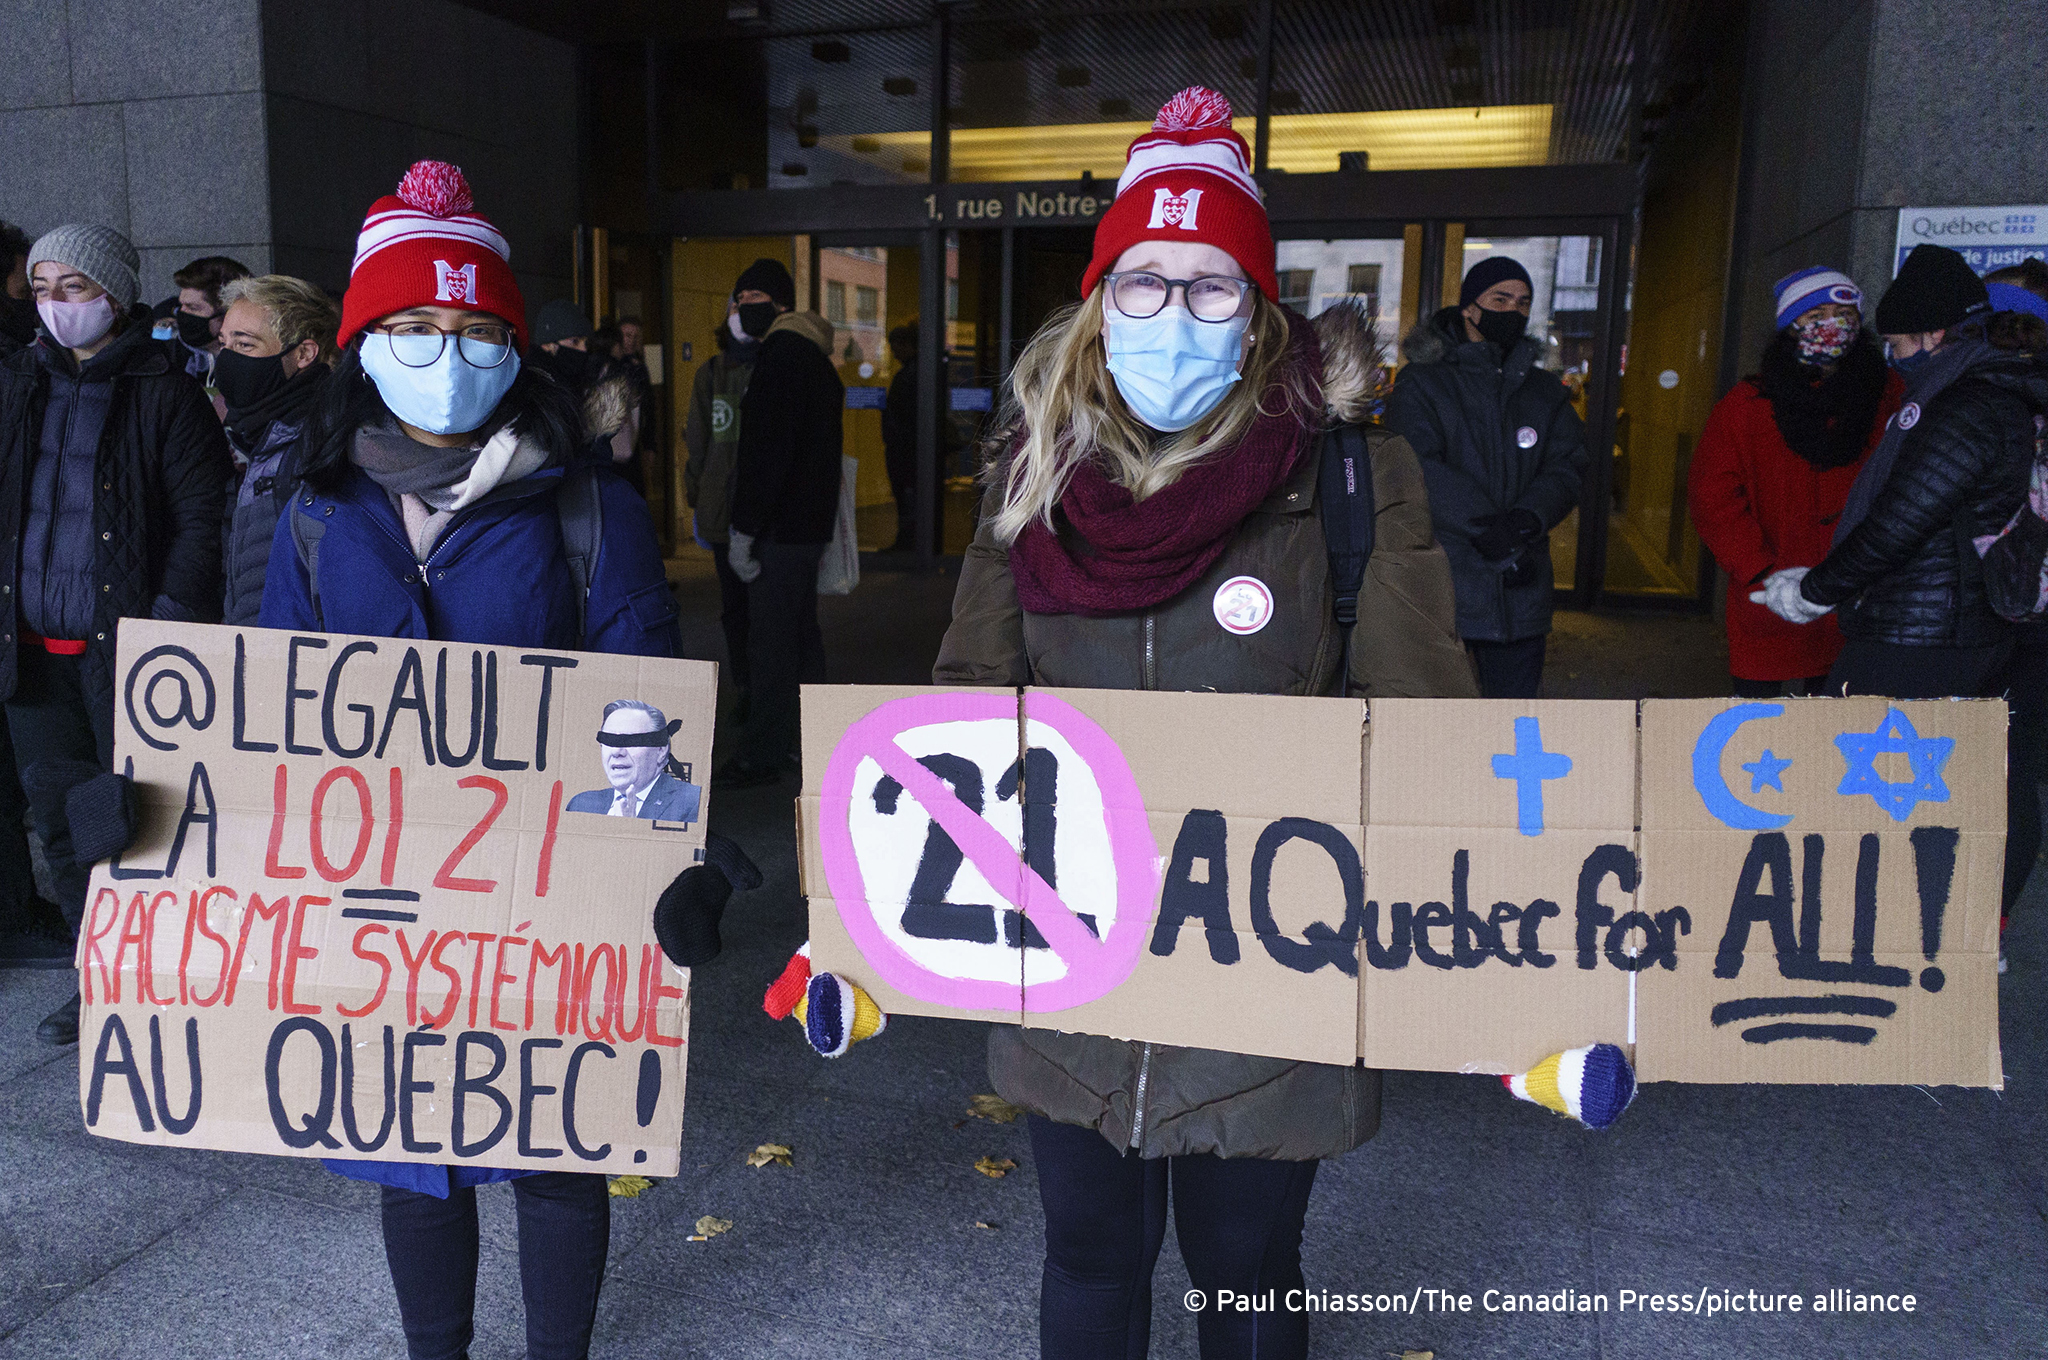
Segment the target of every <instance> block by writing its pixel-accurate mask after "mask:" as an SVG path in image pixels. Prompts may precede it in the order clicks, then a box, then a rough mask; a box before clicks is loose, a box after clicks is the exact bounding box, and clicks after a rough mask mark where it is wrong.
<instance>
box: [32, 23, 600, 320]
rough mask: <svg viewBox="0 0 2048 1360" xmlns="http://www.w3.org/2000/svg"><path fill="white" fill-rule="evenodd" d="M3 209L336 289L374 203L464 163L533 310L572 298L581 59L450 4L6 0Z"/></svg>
mask: <svg viewBox="0 0 2048 1360" xmlns="http://www.w3.org/2000/svg"><path fill="white" fill-rule="evenodd" d="M0 32H4V33H6V34H7V35H8V43H7V45H8V50H9V59H8V61H7V62H5V63H0V218H5V219H7V220H8V221H12V222H18V223H20V224H21V226H22V227H23V228H24V229H25V230H27V231H28V232H29V233H30V234H31V235H34V234H37V233H40V232H43V231H46V230H48V229H49V228H51V227H54V226H56V225H58V224H59V223H63V222H72V221H94V222H104V223H106V224H108V225H110V226H113V227H115V228H117V229H119V230H121V231H123V232H125V233H126V234H127V235H128V236H129V238H130V239H132V240H133V241H134V242H135V245H136V248H137V249H138V250H139V251H140V252H141V254H142V296H143V298H144V299H145V300H154V299H156V298H160V297H163V296H166V295H167V294H168V293H169V292H170V291H171V274H172V272H173V271H174V270H176V269H177V268H178V267H179V266H180V265H182V264H184V263H185V262H186V261H187V260H190V259H192V258H194V257H195V256H199V255H213V254H222V255H231V256H233V257H234V258H236V259H238V260H240V261H242V263H244V264H246V265H248V266H249V268H250V269H252V270H254V271H256V272H258V273H264V272H268V271H270V270H272V269H276V270H279V271H282V272H285V273H292V274H299V275H302V276H304V277H306V278H310V279H313V280H314V281H316V282H318V283H321V284H324V285H326V286H328V287H333V288H339V287H342V286H343V285H345V284H346V283H347V281H348V267H349V261H350V259H351V257H352V255H353V253H354V247H355V234H356V230H357V228H358V227H359V226H360V225H361V223H362V217H363V211H364V209H366V208H368V207H369V205H370V203H371V201H372V200H374V199H375V198H376V197H377V196H378V195H380V194H386V193H390V192H391V190H392V188H393V187H394V186H395V185H396V184H397V182H398V177H399V176H400V175H401V174H403V173H404V172H405V168H406V166H408V165H409V164H411V163H412V162H413V161H414V160H416V159H418V158H420V157H422V156H432V157H437V158H439V159H443V160H451V161H454V162H455V163H457V164H458V165H461V166H462V167H463V169H464V171H465V172H466V173H467V174H468V176H469V179H470V183H471V185H472V187H473V188H474V190H475V193H476V198H477V204H478V207H479V208H480V209H481V210H482V211H483V212H484V213H485V214H486V215H487V216H489V217H490V218H491V219H492V220H493V221H494V222H496V223H497V224H498V226H499V227H500V229H501V230H503V231H504V233H505V236H506V239H507V240H509V241H510V242H511V244H512V265H513V268H514V270H515V272H517V273H518V275H519V277H520V283H521V286H522V288H524V289H525V290H526V292H527V295H528V300H529V303H530V305H532V306H533V307H535V308H537V307H538V306H539V304H540V303H541V302H542V301H545V300H546V299H547V298H550V297H555V296H567V295H568V293H569V292H570V289H571V276H572V263H571V239H572V232H573V229H574V227H575V225H576V221H577V205H578V182H577V164H576V160H577V152H576V117H577V76H576V70H577V67H576V53H575V49H574V48H572V47H570V46H569V45H567V44H565V43H560V42H556V41H554V40H552V39H549V38H544V37H541V36H540V35H538V34H535V33H533V32H530V31H529V30H526V29H523V28H519V27H517V26H515V25H512V24H509V23H506V22H504V21H503V20H499V19H494V18H491V17H490V16H488V15H484V14H480V13H477V12H476V11H474V10H469V9H464V8H462V7H460V6H458V5H455V4H452V3H450V2H449V0H94V3H92V4H90V5H87V4H77V3H67V0H0Z"/></svg>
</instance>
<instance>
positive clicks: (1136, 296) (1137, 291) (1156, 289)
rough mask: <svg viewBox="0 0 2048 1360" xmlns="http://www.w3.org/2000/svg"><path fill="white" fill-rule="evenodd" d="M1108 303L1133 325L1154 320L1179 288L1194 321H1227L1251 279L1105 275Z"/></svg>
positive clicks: (1131, 274)
mask: <svg viewBox="0 0 2048 1360" xmlns="http://www.w3.org/2000/svg"><path fill="white" fill-rule="evenodd" d="M1102 277H1103V279H1104V281H1105V282H1107V283H1108V284H1109V300H1110V302H1111V303H1112V304H1113V305H1114V306H1115V307H1116V309H1117V310H1118V311H1119V312H1122V313H1123V314H1124V315H1125V316H1127V317H1130V318H1131V319H1132V320H1133V321H1143V320H1146V319H1147V318H1149V317H1155V316H1157V315H1159V313H1160V312H1161V311H1162V310H1163V309H1164V308H1165V306H1166V304H1167V302H1168V301H1169V300H1170V299H1171V298H1172V297H1173V291H1174V289H1176V288H1178V289H1179V290H1180V292H1181V296H1182V297H1184V298H1185V299H1187V304H1188V311H1190V312H1192V313H1193V314H1194V317H1195V320H1197V321H1212V322H1213V321H1228V320H1230V318H1232V317H1233V316H1236V315H1237V309H1238V307H1239V306H1240V305H1242V304H1243V302H1244V295H1245V292H1246V290H1248V289H1249V288H1250V287H1251V286H1252V283H1251V280H1250V279H1233V278H1228V277H1224V276H1220V275H1212V276H1211V277H1209V278H1203V279H1169V278H1165V277H1163V276H1161V275H1158V274H1149V273H1146V272H1144V271H1142V270H1139V271H1135V272H1132V273H1128V274H1104V275H1103V276H1102Z"/></svg>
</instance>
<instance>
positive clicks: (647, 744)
mask: <svg viewBox="0 0 2048 1360" xmlns="http://www.w3.org/2000/svg"><path fill="white" fill-rule="evenodd" d="M682 725H683V724H682V722H681V720H680V719H678V720H676V721H674V722H671V721H669V719H668V718H667V716H666V715H664V714H663V713H662V711H661V710H660V709H658V708H656V707H655V706H654V705H653V704H643V703H641V702H640V701H639V700H638V699H614V700H613V701H612V702H610V703H608V704H606V705H605V706H604V721H603V723H602V724H601V725H600V726H599V728H598V732H597V744H598V752H599V758H600V760H601V761H602V762H603V764H604V775H605V778H606V779H608V780H610V781H611V787H610V788H608V789H592V790H590V791H589V792H588V793H579V794H577V795H576V796H575V797H574V798H571V799H570V800H569V804H568V810H569V811H570V812H595V813H598V814H600V815H605V816H611V817H639V818H643V819H646V820H649V821H662V822H681V823H683V824H684V825H686V826H687V825H688V824H689V823H691V822H694V821H696V820H697V810H698V807H699V806H700V804H701V803H702V801H703V796H704V790H703V787H702V786H701V785H698V784H692V783H691V782H690V767H689V766H688V765H678V764H676V762H675V761H673V760H671V759H670V758H669V753H668V743H669V739H670V738H671V737H673V736H675V734H676V729H677V728H679V727H681V726H682Z"/></svg>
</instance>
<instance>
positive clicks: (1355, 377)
mask: <svg viewBox="0 0 2048 1360" xmlns="http://www.w3.org/2000/svg"><path fill="white" fill-rule="evenodd" d="M1311 324H1313V325H1314V327H1315V331H1316V341H1317V343H1318V344H1320V345H1321V346H1322V351H1323V408H1324V410H1325V411H1326V412H1327V413H1328V415H1329V417H1330V419H1331V420H1333V421H1335V422H1337V423H1339V424H1344V425H1351V424H1356V423H1358V422H1359V421H1363V420H1368V419H1370V418H1371V417H1372V414H1373V405H1374V403H1375V402H1377V401H1379V400H1380V399H1381V398H1383V397H1384V396H1386V393H1387V387H1388V386H1389V383H1388V379H1387V369H1386V362H1387V354H1386V346H1385V345H1383V344H1381V343H1380V338H1379V314H1378V312H1377V311H1376V310H1375V309H1373V308H1371V307H1368V306H1366V305H1365V304H1364V303H1363V302H1360V301H1358V300H1356V299H1352V300H1349V301H1345V302H1340V303H1337V304H1336V305H1335V306H1332V307H1327V308H1325V309H1324V310H1323V311H1322V312H1321V313H1320V314H1319V315H1318V316H1317V317H1316V318H1315V320H1314V321H1313V322H1312V323H1311Z"/></svg>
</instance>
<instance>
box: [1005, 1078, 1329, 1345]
mask: <svg viewBox="0 0 2048 1360" xmlns="http://www.w3.org/2000/svg"><path fill="white" fill-rule="evenodd" d="M1030 1130H1031V1157H1032V1161H1033V1163H1034V1164H1035V1166H1036V1168H1037V1171H1038V1194H1039V1198H1040V1199H1041V1200H1042V1201H1043V1202H1044V1205H1045V1273H1044V1276H1043V1279H1042V1282H1041V1284H1040V1287H1039V1297H1038V1352H1039V1355H1040V1356H1041V1357H1043V1360H1144V1356H1145V1354H1146V1350H1147V1348H1148V1346H1149V1345H1150V1342H1151V1337H1152V1267H1153V1265H1154V1264H1155V1263H1156V1262H1157V1261H1158V1259H1159V1248H1160V1246H1161V1244H1162V1243H1164V1241H1165V1240H1166V1211H1167V1204H1168V1198H1169V1188H1170V1191H1171V1201H1172V1206H1173V1219H1174V1231H1175V1234H1176V1235H1177V1237H1178V1239H1179V1242H1180V1254H1181V1258H1182V1259H1183V1260H1184V1261H1185V1262H1186V1263H1187V1268H1188V1278H1189V1280H1190V1281H1191V1282H1192V1283H1193V1284H1194V1286H1195V1288H1196V1289H1198V1290H1200V1291H1202V1292H1203V1294H1205V1295H1206V1296H1207V1300H1208V1304H1209V1306H1208V1307H1206V1308H1204V1309H1203V1310H1202V1313H1201V1315H1200V1317H1199V1318H1198V1319H1197V1322H1196V1327H1197V1330H1198V1332H1199V1334H1200V1337H1201V1352H1202V1360H1301V1358H1302V1357H1304V1356H1306V1355H1307V1354H1308V1318H1307V1315H1306V1314H1304V1313H1300V1312H1290V1311H1288V1309H1287V1307H1286V1297H1287V1291H1288V1290H1289V1289H1299V1288H1301V1287H1302V1277H1301V1228H1302V1222H1303V1220H1304V1219H1305V1218H1306V1217H1307V1215H1308V1196H1309V1190H1310V1189H1311V1187H1313V1186H1314V1184H1315V1178H1316V1167H1317V1165H1318V1164H1317V1163H1315V1162H1275V1161H1265V1160H1261V1159H1257V1158H1228V1159H1226V1158H1222V1157H1214V1156H1209V1155H1207V1154H1204V1155H1200V1156H1191V1157H1160V1158H1152V1159H1150V1160H1146V1159H1144V1158H1141V1157H1139V1156H1138V1154H1137V1153H1135V1152H1129V1151H1126V1152H1122V1153H1119V1152H1118V1151H1117V1150H1116V1149H1115V1148H1113V1147H1111V1146H1110V1145H1109V1143H1108V1141H1107V1140H1105V1139H1104V1138H1103V1136H1102V1135H1101V1134H1099V1133H1097V1132H1096V1131H1095V1130H1094V1129H1090V1128H1079V1127H1076V1126H1074V1125H1071V1124H1055V1123H1053V1122H1052V1121H1051V1120H1049V1119H1044V1118H1041V1117H1039V1116H1038V1115H1033V1116H1031V1120H1030ZM1219 1290H1232V1291H1235V1292H1236V1293H1238V1294H1240V1295H1251V1296H1253V1298H1254V1301H1255V1303H1256V1305H1257V1311H1250V1312H1238V1311H1236V1310H1235V1309H1231V1310H1228V1311H1225V1310H1221V1309H1218V1308H1217V1307H1216V1306H1215V1303H1216V1298H1217V1292H1218V1291H1219ZM1269 1297H1270V1298H1271V1300H1272V1301H1273V1302H1272V1306H1271V1307H1268V1306H1266V1302H1267V1300H1268V1298H1269Z"/></svg>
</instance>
